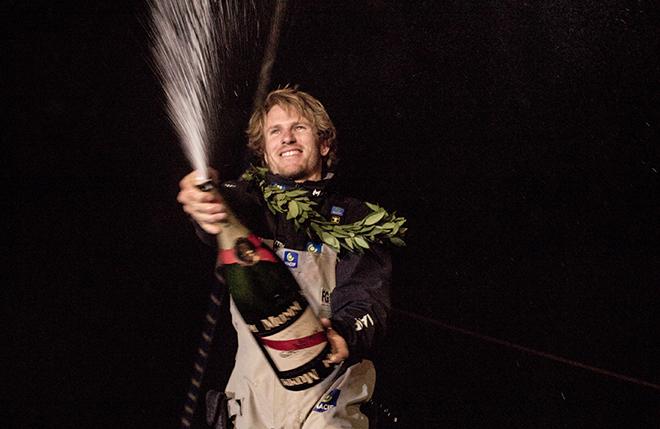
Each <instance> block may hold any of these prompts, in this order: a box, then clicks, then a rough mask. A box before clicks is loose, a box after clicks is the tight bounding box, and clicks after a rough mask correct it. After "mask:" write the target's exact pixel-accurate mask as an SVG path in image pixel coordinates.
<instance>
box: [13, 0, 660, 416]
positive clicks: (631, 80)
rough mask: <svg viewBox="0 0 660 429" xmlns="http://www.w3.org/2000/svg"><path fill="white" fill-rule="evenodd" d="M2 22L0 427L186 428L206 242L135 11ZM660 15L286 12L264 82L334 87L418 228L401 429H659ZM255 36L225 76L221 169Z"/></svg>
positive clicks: (123, 4)
mask: <svg viewBox="0 0 660 429" xmlns="http://www.w3.org/2000/svg"><path fill="white" fill-rule="evenodd" d="M260 7H262V8H264V9H263V10H266V9H265V6H263V5H262V6H260ZM2 11H3V14H2V15H3V18H4V19H3V21H5V24H4V25H3V27H4V29H5V31H6V36H5V40H6V42H5V43H4V44H3V45H4V48H3V51H4V52H5V53H4V54H3V62H4V64H5V65H4V66H3V79H2V82H3V86H4V87H5V92H6V94H7V95H6V96H5V97H3V99H4V101H5V105H6V108H5V109H6V110H5V112H6V114H5V115H4V116H5V121H3V122H4V126H3V127H2V141H3V146H4V148H5V153H6V154H7V158H4V159H6V160H7V163H8V165H7V166H6V167H8V168H3V173H4V175H5V186H4V187H5V191H6V193H8V194H9V195H8V196H6V197H5V199H4V202H3V206H4V211H5V212H8V213H10V216H9V220H8V221H7V222H4V223H3V225H4V228H5V236H6V237H8V240H7V242H6V243H7V244H6V245H5V251H4V252H3V254H4V255H5V258H4V259H5V263H6V264H8V265H9V270H8V271H7V274H6V280H5V281H4V284H5V288H4V290H5V292H4V294H5V299H3V310H4V312H5V313H6V314H7V315H8V326H6V329H7V331H6V332H7V334H6V337H7V338H8V340H9V344H8V346H7V347H5V348H4V353H3V355H5V358H4V361H5V362H9V363H10V364H9V365H3V367H5V368H6V377H5V378H6V382H3V387H4V389H3V399H2V403H3V409H4V413H5V414H6V416H5V419H4V421H3V424H2V425H3V427H7V423H9V426H10V427H21V428H33V427H34V428H37V427H38V428H51V427H52V428H65V427H90V428H105V427H113V428H118V427H121V428H133V427H136V428H137V427H140V428H143V427H150V428H151V427H153V428H167V427H175V426H176V425H177V421H178V415H179V412H180V410H181V408H182V405H183V401H184V398H185V392H186V388H187V383H188V380H189V375H190V374H191V365H192V359H193V356H194V351H195V348H196V343H197V341H198V339H199V333H200V330H201V327H202V322H203V315H204V312H205V308H206V299H207V296H208V292H209V290H210V288H211V287H212V285H213V278H212V264H213V259H214V258H213V255H212V253H211V252H210V250H209V249H207V248H205V247H204V246H203V245H202V244H201V243H199V242H198V241H197V239H196V238H195V236H194V234H193V233H192V229H191V227H190V224H189V222H188V220H187V219H186V217H185V216H184V214H183V213H182V211H181V210H180V207H179V206H178V203H177V202H176V200H175V197H176V193H177V190H178V180H179V179H180V178H181V177H182V176H183V175H184V174H186V173H187V172H188V171H189V170H190V167H189V165H188V163H187V161H186V160H185V158H184V156H183V154H182V151H181V149H180V146H179V144H178V141H177V138H176V136H175V135H174V133H173V131H172V130H171V128H170V127H169V124H168V121H167V117H166V115H165V112H164V109H163V101H162V95H161V93H160V88H159V85H158V82H157V80H156V79H155V77H154V74H153V72H152V70H151V68H150V66H149V50H148V38H147V36H146V31H145V23H146V21H147V16H148V13H147V8H146V5H145V4H144V2H140V1H117V2H103V1H88V2H84V3H82V2H81V3H80V4H77V3H73V2H59V3H58V2H43V1H32V2H19V1H9V2H5V3H4V5H3V6H2ZM264 16H266V15H264ZM659 23H660V14H659V13H658V7H657V2H652V1H616V0H612V1H602V2H594V1H585V2H574V1H564V0H556V1H540V2H517V1H487V2H471V1H446V2H431V1H417V2H404V1H376V0H372V1H363V2H353V1H346V2H339V1H332V2H320V1H319V2H306V1H294V2H291V4H290V8H289V11H288V15H287V19H286V22H285V26H284V28H283V32H282V38H281V43H280V49H279V51H278V58H277V62H276V64H275V68H274V70H273V79H272V86H277V85H283V84H287V83H291V84H300V86H301V89H304V90H307V91H309V92H311V93H312V94H314V95H316V96H317V97H318V98H319V99H321V100H322V101H323V102H324V104H325V106H326V107H327V109H328V111H329V112H330V114H331V116H332V117H333V119H334V121H335V124H336V126H337V128H338V130H339V137H340V148H341V155H342V158H343V161H342V164H341V170H340V177H341V179H340V182H341V184H342V186H343V187H344V189H346V190H348V191H349V192H350V193H352V194H353V195H355V196H357V197H360V198H363V199H366V200H369V201H378V202H380V203H381V204H382V205H384V206H386V207H389V208H392V209H396V210H397V211H398V213H399V214H401V215H403V216H406V217H407V218H408V219H409V227H410V231H409V236H408V240H407V242H408V246H407V247H406V248H404V249H400V250H396V251H395V260H396V272H395V283H394V286H393V292H392V293H393V301H394V305H395V307H396V308H397V309H398V310H400V311H397V312H395V313H394V315H393V319H392V324H391V326H392V328H391V333H390V341H389V342H388V344H387V345H386V346H385V347H384V348H383V349H382V350H380V351H379V353H378V356H377V357H378V359H377V364H378V366H379V370H380V371H379V377H380V379H379V384H378V388H377V395H378V398H379V399H378V400H379V401H380V402H381V403H382V404H384V405H383V409H384V408H387V409H388V412H389V413H390V414H392V415H396V416H397V417H398V423H397V424H396V425H395V427H413V428H417V427H447V428H482V427H485V428H489V427H515V428H530V427H539V428H585V427H594V428H609V427H612V428H615V427H616V428H619V427H634V428H646V427H649V428H650V427H657V425H658V422H659V421H660V411H659V410H660V406H659V404H660V401H659V399H660V391H659V389H658V384H660V374H659V372H658V364H657V362H658V361H657V357H656V356H657V355H658V354H659V353H658V352H659V350H658V349H659V347H658V342H659V338H660V337H659V332H658V323H657V316H656V314H657V311H658V310H657V309H658V304H660V302H659V300H658V292H657V289H658V285H660V270H659V268H658V267H659V266H660V253H659V240H660V233H659V229H660V228H659V219H660V218H659V216H660V187H659V186H658V185H659V178H660V177H659V173H658V170H660V149H659V148H658V141H659V138H658V137H659V136H658V127H659V126H660V110H659V105H660V92H659V91H658V89H659V88H658V77H659V76H660V60H659V55H658V53H659V52H660V46H659V41H660V37H659V30H660V28H659ZM261 34H262V35H263V34H265V30H262V33H261ZM262 42H263V40H262V41H260V42H259V41H258V40H257V41H255V44H254V49H253V50H250V49H247V50H246V51H244V52H241V54H240V55H241V58H242V59H241V60H240V61H242V62H241V63H240V64H243V66H245V64H248V67H247V68H246V69H241V70H240V73H238V72H236V73H234V75H233V76H232V79H233V80H231V81H230V82H229V83H228V87H230V88H231V87H232V86H231V85H235V86H236V88H238V87H240V88H243V90H242V91H238V94H239V96H238V97H237V98H236V99H235V100H233V102H232V103H229V104H228V106H229V107H227V112H226V118H227V119H226V120H224V119H223V120H224V121H225V122H224V124H223V127H224V132H225V134H224V136H223V140H222V142H221V143H219V144H221V150H219V151H218V152H220V153H221V154H227V153H230V154H232V155H231V156H224V157H223V156H217V157H216V158H214V165H215V166H216V167H218V168H220V169H221V171H222V172H223V174H224V175H225V176H232V175H236V174H238V172H239V171H240V168H241V167H242V166H243V165H244V164H243V163H241V162H240V161H234V160H242V159H243V158H242V155H241V148H242V144H243V137H242V135H241V131H240V130H241V129H242V128H243V127H244V121H245V112H246V111H247V110H249V106H250V103H251V99H250V91H253V90H254V87H255V81H256V78H255V77H254V76H256V71H255V70H256V66H258V64H259V61H260V56H261V46H262V44H263V43H262ZM237 64H238V63H237ZM249 64H253V65H254V68H253V71H252V72H250V71H249V70H252V69H250V68H249ZM243 66H242V67H243ZM236 67H238V65H237V66H236ZM235 70H238V69H235ZM246 70H247V71H246ZM241 85H243V86H241ZM227 158H229V159H227ZM410 313H414V314H412V315H411V314H410ZM418 316H423V317H425V318H427V319H421V318H420V317H418ZM428 319H434V320H437V321H440V322H442V323H443V324H445V325H438V324H434V323H433V322H431V321H429V320H428ZM447 325H449V326H453V327H458V328H464V329H467V330H470V331H471V332H475V333H479V334H481V335H486V336H490V337H494V338H497V339H501V340H504V341H508V342H510V343H513V344H518V345H522V346H525V347H529V348H531V349H534V350H538V351H542V352H545V353H550V354H552V355H555V356H560V357H563V358H566V359H569V360H572V361H575V362H578V363H582V364H585V365H590V366H593V367H597V368H600V369H602V370H606V371H611V372H614V373H617V374H622V375H625V376H628V377H632V378H634V379H636V380H643V381H646V382H648V383H652V384H654V385H655V387H654V386H648V385H641V384H639V383H636V382H634V381H635V380H632V381H626V380H624V379H621V378H616V377H612V376H607V375H604V374H602V373H597V372H594V371H591V370H588V369H584V368H579V367H576V366H574V365H569V364H566V363H561V362H557V361H555V360H551V359H547V358H543V357H540V356H538V355H535V354H533V353H527V352H523V351H520V350H517V349H515V348H513V347H510V346H507V345H502V344H495V343H492V342H488V341H484V339H483V338H481V339H480V338H477V337H475V336H470V335H466V334H464V333H460V332H457V331H455V330H451V329H447V328H446V326H447ZM443 326H445V327H443ZM220 329H221V330H224V331H222V332H224V335H221V337H220V341H226V342H227V350H228V351H226V352H225V356H223V361H224V362H225V365H229V364H230V362H231V355H232V354H231V341H232V340H231V335H230V333H229V332H230V327H229V325H228V324H227V323H226V320H224V321H223V324H221V328H220ZM220 347H221V348H222V346H220ZM386 414H387V412H385V413H383V416H382V417H384V416H386ZM382 421H383V425H384V423H385V422H386V419H383V420H382Z"/></svg>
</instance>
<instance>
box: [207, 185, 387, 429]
mask: <svg viewBox="0 0 660 429" xmlns="http://www.w3.org/2000/svg"><path fill="white" fill-rule="evenodd" d="M267 180H268V181H269V183H271V184H275V185H279V186H282V187H285V188H287V189H295V188H303V189H306V190H308V191H309V198H310V199H311V200H312V201H314V202H316V203H317V204H318V205H317V206H315V209H316V210H317V211H318V212H319V213H320V214H321V215H323V216H324V217H325V218H326V219H331V218H333V217H334V220H335V221H337V222H338V223H341V224H345V223H352V222H355V221H357V220H360V219H362V218H364V217H365V216H366V215H367V214H369V213H370V209H369V208H368V207H367V206H366V205H365V204H364V203H362V202H360V201H358V200H356V199H354V198H349V197H344V196H342V195H339V194H338V193H336V192H334V189H333V183H332V179H326V180H321V181H308V182H304V183H295V182H293V181H291V180H288V179H285V178H282V177H280V176H277V175H272V174H269V175H268V176H267ZM220 191H221V194H222V195H223V197H224V199H225V200H226V202H227V203H228V204H229V206H230V207H231V208H232V210H233V211H234V212H235V213H236V215H237V216H238V218H239V219H241V221H242V222H243V223H244V224H245V226H247V227H248V228H249V229H250V230H251V231H252V232H253V233H254V234H256V235H257V236H259V237H261V238H262V239H263V240H264V241H265V242H266V243H269V244H272V246H273V249H274V250H275V252H276V253H277V254H278V255H279V256H280V258H282V259H283V260H284V262H285V264H286V265H287V266H288V267H289V269H290V270H291V272H292V273H293V275H294V277H295V278H296V280H297V281H298V283H299V284H300V286H301V289H302V290H303V293H304V294H305V296H306V298H307V299H308V301H309V302H310V305H311V306H312V308H313V309H314V310H315V312H316V314H317V315H319V316H322V317H328V318H330V320H331V321H332V327H333V329H335V330H336V331H337V332H338V333H339V334H340V335H341V336H342V337H344V339H345V340H346V342H347V344H348V348H349V358H348V360H347V361H346V362H344V364H343V365H342V366H341V367H339V368H338V369H337V371H336V373H334V374H333V375H332V376H331V377H329V378H328V379H327V380H324V382H323V383H320V384H319V385H317V386H314V387H312V388H310V389H307V390H304V391H300V392H292V391H289V390H286V389H284V388H283V387H282V386H281V385H280V384H279V381H278V380H277V378H276V377H275V375H274V373H273V371H272V370H271V369H270V367H269V364H268V363H267V362H266V360H265V358H264V357H263V356H261V351H260V350H259V349H258V347H257V345H256V343H255V341H254V338H253V337H252V334H251V333H250V332H249V330H248V329H247V327H246V326H245V323H244V322H243V321H242V319H241V317H240V314H239V313H238V311H237V310H236V308H235V307H234V306H233V303H232V305H231V310H232V321H233V324H234V327H235V328H236V332H237V336H238V351H237V354H236V363H235V366H234V371H233V372H232V375H231V377H230V380H229V383H228V384H227V387H226V389H225V390H226V393H227V395H228V397H229V398H230V401H229V409H230V410H229V411H230V414H231V415H233V416H234V418H235V424H236V427H238V428H240V427H246V428H247V427H250V428H258V427H283V428H288V427H292V428H307V427H345V425H346V424H350V425H351V426H350V427H366V426H365V425H366V418H365V417H364V416H363V415H362V414H361V413H360V412H359V410H358V409H357V406H359V404H360V403H361V402H364V401H366V400H368V399H369V398H370V396H371V394H372V392H373V387H374V382H375V372H374V369H373V365H372V363H371V361H370V360H369V357H370V355H371V353H372V352H373V351H374V349H375V348H376V347H377V345H378V344H379V343H380V342H381V341H382V340H383V338H384V336H385V331H386V326H387V319H388V313H389V308H390V296H389V287H390V281H391V268H392V267H391V257H390V253H389V251H388V249H387V247H386V246H385V245H378V244H373V245H372V246H371V249H368V250H366V251H365V252H364V253H362V254H358V253H353V252H348V251H346V250H342V251H341V252H340V253H339V254H337V253H336V252H335V251H334V250H332V249H330V248H329V247H328V246H325V245H323V244H322V243H321V242H320V241H319V240H318V239H317V238H316V237H310V236H308V235H307V233H305V232H304V231H296V229H295V226H294V224H293V223H292V222H291V221H288V220H286V215H285V214H273V213H271V212H270V211H269V210H268V208H267V207H266V204H265V202H264V200H263V196H262V193H261V190H260V189H259V187H258V186H257V185H256V184H253V183H251V182H246V181H242V180H239V181H231V182H225V183H223V184H222V185H221V188H220ZM197 231H198V235H199V236H200V238H202V240H204V241H205V242H206V243H208V244H209V245H215V242H216V241H215V237H214V236H212V235H209V234H206V233H205V232H204V231H202V230H201V229H199V228H198V229H197ZM324 398H325V399H324ZM328 398H333V403H332V404H331V405H332V406H330V405H328V404H327V403H324V400H325V401H327V400H328Z"/></svg>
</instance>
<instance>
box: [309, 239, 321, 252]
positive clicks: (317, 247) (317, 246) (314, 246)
mask: <svg viewBox="0 0 660 429" xmlns="http://www.w3.org/2000/svg"><path fill="white" fill-rule="evenodd" d="M305 247H306V248H307V251H308V252H309V253H321V250H322V249H323V244H322V243H316V242H314V241H309V242H308V243H307V245H306V246H305Z"/></svg>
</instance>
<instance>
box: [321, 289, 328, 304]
mask: <svg viewBox="0 0 660 429" xmlns="http://www.w3.org/2000/svg"><path fill="white" fill-rule="evenodd" d="M321 302H322V303H323V304H330V291H329V290H327V289H321Z"/></svg>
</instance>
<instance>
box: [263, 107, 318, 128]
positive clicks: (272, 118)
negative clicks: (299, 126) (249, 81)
mask: <svg viewBox="0 0 660 429" xmlns="http://www.w3.org/2000/svg"><path fill="white" fill-rule="evenodd" d="M273 110H275V111H274V112H273ZM282 113H285V114H286V116H288V117H287V118H283V117H282ZM265 119H266V120H265V125H266V126H270V125H274V124H276V123H278V122H281V121H282V120H284V119H286V121H287V122H288V121H292V122H307V123H311V122H312V121H310V120H309V118H307V117H306V116H305V115H303V113H302V112H300V111H299V110H298V109H297V108H296V107H295V106H286V105H281V104H276V105H274V106H273V107H271V108H270V109H269V110H268V112H267V113H266V118H265Z"/></svg>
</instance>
